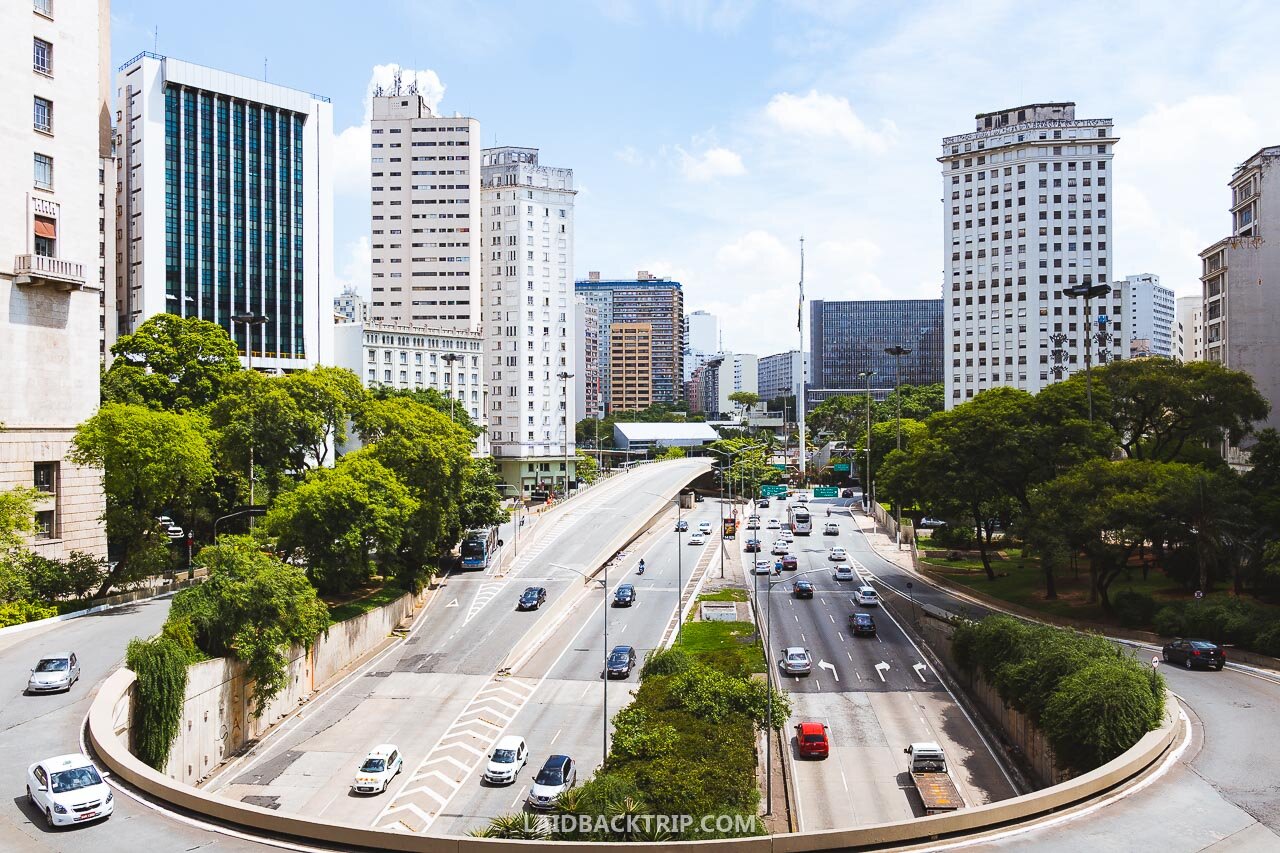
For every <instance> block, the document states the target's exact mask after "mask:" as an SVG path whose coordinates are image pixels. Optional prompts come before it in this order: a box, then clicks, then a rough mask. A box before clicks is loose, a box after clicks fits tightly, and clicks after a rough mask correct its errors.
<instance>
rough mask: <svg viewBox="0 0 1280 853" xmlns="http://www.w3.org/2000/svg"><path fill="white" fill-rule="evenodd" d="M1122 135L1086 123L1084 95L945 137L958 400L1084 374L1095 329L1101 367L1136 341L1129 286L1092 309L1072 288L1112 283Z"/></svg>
mask: <svg viewBox="0 0 1280 853" xmlns="http://www.w3.org/2000/svg"><path fill="white" fill-rule="evenodd" d="M1118 141H1119V140H1118V139H1117V138H1116V136H1115V135H1114V134H1113V132H1112V121H1111V119H1109V118H1098V119H1077V118H1076V117H1075V104H1074V103H1044V104H1029V105H1027V106H1023V107H1015V108H1013V109H1007V110H1000V111H997V112H991V113H979V114H978V116H977V126H976V128H975V130H974V131H973V132H972V133H966V134H962V135H959V136H949V137H946V138H945V139H943V140H942V156H941V157H939V158H938V162H940V163H941V164H942V167H943V168H942V190H943V195H942V198H943V213H944V216H943V220H944V221H943V262H944V266H945V269H946V272H945V279H944V282H943V295H944V297H945V298H946V301H947V305H946V309H947V310H946V311H945V315H944V316H945V323H946V330H945V350H946V369H945V371H944V378H945V384H946V402H947V406H948V407H951V406H954V405H956V404H958V403H962V402H964V401H965V400H968V399H971V398H972V397H973V396H974V395H975V394H977V393H978V392H980V391H983V390H986V389H987V388H994V387H997V386H1000V385H1010V386H1013V387H1016V388H1022V389H1025V390H1027V391H1030V392H1032V393H1035V392H1037V391H1039V390H1040V389H1041V388H1043V387H1045V386H1046V385H1048V384H1050V383H1051V382H1054V381H1057V380H1060V379H1063V378H1065V377H1067V376H1069V375H1071V374H1072V373H1075V372H1076V371H1078V370H1082V369H1083V368H1084V363H1085V362H1084V352H1085V339H1086V337H1087V336H1092V339H1091V348H1092V353H1093V356H1094V361H1095V363H1102V362H1103V361H1106V360H1108V359H1110V358H1113V357H1121V356H1122V354H1123V351H1124V349H1127V344H1128V338H1127V337H1125V335H1126V334H1127V329H1125V328H1124V321H1123V320H1122V319H1121V318H1122V317H1123V313H1122V310H1121V294H1120V293H1112V294H1111V295H1110V296H1109V297H1105V298H1101V299H1094V300H1092V302H1091V304H1090V307H1089V312H1088V315H1086V309H1085V302H1084V300H1083V299H1077V298H1073V297H1071V296H1068V295H1067V294H1066V293H1065V292H1064V291H1065V290H1066V289H1067V288H1070V287H1072V286H1073V285H1085V284H1089V285H1094V284H1103V283H1109V282H1110V281H1111V270H1112V268H1113V264H1112V259H1113V257H1114V246H1113V244H1112V239H1113V237H1114V234H1113V233H1112V232H1113V227H1114V226H1113V224H1112V216H1111V194H1112V190H1113V186H1114V180H1113V177H1112V174H1111V164H1112V156H1113V150H1114V148H1115V144H1116V143H1117V142H1118ZM1099 322H1101V325H1099ZM1099 343H1102V344H1105V345H1104V346H1102V347H1101V349H1102V351H1103V352H1102V353H1101V354H1100V353H1099V348H1100V347H1099ZM886 345H888V343H886ZM816 366H817V363H816V360H815V370H816Z"/></svg>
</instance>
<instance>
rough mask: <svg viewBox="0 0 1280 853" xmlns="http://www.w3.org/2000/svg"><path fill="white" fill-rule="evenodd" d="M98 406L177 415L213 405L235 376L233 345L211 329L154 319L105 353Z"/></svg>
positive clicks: (200, 323) (201, 323) (189, 320)
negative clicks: (136, 406) (116, 405)
mask: <svg viewBox="0 0 1280 853" xmlns="http://www.w3.org/2000/svg"><path fill="white" fill-rule="evenodd" d="M111 354H112V355H113V356H115V360H114V361H113V362H112V363H111V367H110V368H108V369H107V372H106V374H105V375H104V377H103V400H104V401H112V402H124V403H136V404H140V405H145V406H148V407H149V408H153V409H164V410H167V411H171V412H183V411H188V410H191V409H198V408H201V407H202V406H206V405H208V404H209V403H211V402H213V401H214V400H215V399H217V397H218V394H219V393H220V392H221V390H222V383H223V382H224V381H225V380H226V379H227V377H229V376H230V375H231V374H233V373H236V372H237V371H239V370H240V369H241V368H240V358H239V356H238V355H237V350H236V345H235V342H234V341H232V340H231V338H230V336H228V335H227V333H226V331H225V330H224V329H223V328H222V327H221V326H219V325H217V324H216V323H210V322H208V321H207V320H201V319H199V318H196V317H178V316H176V315H174V314H156V315H154V316H152V317H150V318H148V319H147V320H146V321H145V322H143V323H142V325H140V326H139V327H138V329H137V331H135V332H133V333H132V334H128V335H121V336H120V338H119V340H117V341H116V342H115V344H114V345H113V346H112V347H111Z"/></svg>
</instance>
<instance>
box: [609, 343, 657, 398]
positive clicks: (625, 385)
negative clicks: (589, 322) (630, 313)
mask: <svg viewBox="0 0 1280 853" xmlns="http://www.w3.org/2000/svg"><path fill="white" fill-rule="evenodd" d="M609 387H610V388H612V389H613V390H612V393H613V396H612V398H611V399H610V400H609V411H611V412H635V411H639V410H641V409H647V408H649V407H650V406H652V405H653V326H651V325H650V324H648V323H613V324H612V325H610V327H609Z"/></svg>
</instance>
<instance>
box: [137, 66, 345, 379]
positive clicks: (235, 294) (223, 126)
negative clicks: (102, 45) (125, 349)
mask: <svg viewBox="0 0 1280 853" xmlns="http://www.w3.org/2000/svg"><path fill="white" fill-rule="evenodd" d="M116 109H117V116H118V118H117V128H116V134H117V136H116V149H117V155H118V158H119V166H120V177H119V180H118V182H117V185H116V186H117V192H116V207H117V211H118V213H117V215H118V218H119V220H120V225H119V227H118V228H117V231H116V235H117V236H116V241H115V251H116V253H117V270H116V310H117V316H118V323H119V325H118V329H119V331H120V332H121V333H122V334H123V333H125V332H131V331H133V330H134V329H136V328H137V327H138V325H140V324H141V323H142V322H143V321H145V320H146V319H147V318H148V317H151V316H152V315H155V314H160V313H164V312H168V313H170V314H177V315H179V316H182V317H199V318H201V319H203V320H209V321H211V322H214V323H217V324H218V325H220V326H222V327H223V328H224V329H226V330H227V331H228V332H230V333H231V336H232V338H234V339H235V341H236V343H237V345H238V346H239V348H240V351H241V352H242V353H245V352H247V350H248V349H252V350H253V364H254V367H255V368H263V369H268V370H283V371H289V370H298V369H305V368H308V367H311V366H313V365H316V364H329V363H332V359H333V179H332V175H333V162H332V154H331V149H332V147H333V108H332V105H331V104H330V103H329V99H328V98H324V97H321V96H318V95H311V94H308V93H306V92H300V91H297V90H296V89H289V88H286V87H284V86H278V85H276V84H274V83H266V82H264V81H262V80H255V79H253V78H250V77H242V76H240V75H238V74H231V73H228V72H226V71H218V70H215V69H212V68H205V67H204V66H200V65H194V64H192V63H189V62H182V61H181V60H177V59H172V58H169V57H164V56H157V55H155V54H151V53H142V54H139V55H138V56H136V57H134V58H133V59H131V60H129V61H128V62H126V63H125V64H124V65H122V66H121V67H120V69H119V73H118V75H117V83H116ZM242 313H250V314H258V315H261V316H263V317H265V318H266V322H265V323H264V324H262V325H261V326H257V327H254V326H248V327H246V326H245V325H244V324H241V323H233V322H232V317H233V316H234V315H236V314H242ZM250 336H251V337H250Z"/></svg>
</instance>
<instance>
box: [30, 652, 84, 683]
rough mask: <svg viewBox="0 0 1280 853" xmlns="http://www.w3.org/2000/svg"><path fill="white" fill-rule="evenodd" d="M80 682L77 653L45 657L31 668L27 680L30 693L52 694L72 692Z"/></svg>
mask: <svg viewBox="0 0 1280 853" xmlns="http://www.w3.org/2000/svg"><path fill="white" fill-rule="evenodd" d="M79 680H80V659H79V658H77V657H76V653H75V652H62V653H60V654H56V655H45V656H44V657H42V658H40V660H38V661H36V665H35V666H34V667H32V668H31V677H30V678H28V679H27V692H28V693H52V692H53V691H55V690H70V689H71V685H73V684H75V683H76V682H77V681H79Z"/></svg>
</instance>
